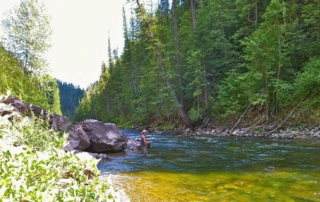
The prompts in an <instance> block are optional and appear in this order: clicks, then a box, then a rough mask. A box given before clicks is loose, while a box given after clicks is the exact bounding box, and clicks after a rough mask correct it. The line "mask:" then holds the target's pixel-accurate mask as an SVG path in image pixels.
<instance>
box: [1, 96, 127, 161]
mask: <svg viewBox="0 0 320 202" xmlns="http://www.w3.org/2000/svg"><path fill="white" fill-rule="evenodd" d="M0 102H3V103H5V104H7V106H8V107H2V109H1V111H0V116H5V115H6V114H11V113H13V112H14V113H18V114H23V115H26V116H30V115H34V116H36V117H40V118H42V119H44V120H46V121H48V123H49V124H50V126H51V128H52V129H53V130H55V131H62V132H67V133H68V134H69V137H68V141H69V144H68V145H67V146H66V147H65V150H66V151H72V150H74V151H86V152H88V153H90V154H91V155H93V153H94V154H97V155H95V156H96V157H98V158H102V157H103V158H104V157H106V155H105V153H110V152H122V151H124V150H125V149H126V148H127V141H128V140H127V137H126V136H125V135H124V133H123V132H122V130H121V129H120V128H118V127H117V126H116V125H115V124H113V123H103V122H101V121H98V120H92V119H89V120H85V121H83V122H82V123H75V124H73V123H71V121H70V120H69V118H68V117H66V116H61V115H58V114H54V113H50V112H48V111H47V110H45V109H43V108H42V107H40V106H36V105H32V104H28V103H22V102H21V101H20V100H19V99H18V98H15V97H8V98H6V99H5V100H2V101H0ZM106 158H107V157H106Z"/></svg>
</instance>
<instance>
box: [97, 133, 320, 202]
mask: <svg viewBox="0 0 320 202" xmlns="http://www.w3.org/2000/svg"><path fill="white" fill-rule="evenodd" d="M124 133H125V134H126V136H128V137H132V138H140V132H139V131H132V130H124ZM147 139H148V140H151V141H153V143H152V147H151V148H150V149H149V154H148V156H147V157H142V156H141V155H140V153H139V151H133V150H126V151H125V152H123V153H116V154H109V157H110V158H109V160H103V161H101V162H100V163H99V164H98V168H99V170H100V171H101V172H102V175H112V176H113V178H114V180H113V181H114V182H115V183H116V184H118V185H119V186H120V187H122V188H124V189H125V190H126V191H127V192H128V193H129V196H130V197H131V198H132V201H212V200H213V199H214V200H215V201H248V200H249V201H261V200H264V201H287V200H289V201H290V200H293V201H300V200H301V201H308V200H310V201H314V200H315V199H316V200H320V188H318V186H316V185H317V182H318V181H319V182H320V155H319V154H320V142H318V141H316V142H315V141H292V140H290V141H288V140H287V141H284V140H282V141H281V140H270V139H256V138H254V139H252V138H234V137H205V136H178V135H172V134H153V133H150V134H149V135H148V136H147ZM143 187H146V188H148V189H147V190H148V191H143V192H142V191H141V188H143ZM298 190H305V192H304V193H301V191H298ZM130 193H135V195H132V194H130ZM156 193H157V194H156ZM283 194H286V196H285V197H284V196H283Z"/></svg>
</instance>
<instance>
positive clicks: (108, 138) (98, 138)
mask: <svg viewBox="0 0 320 202" xmlns="http://www.w3.org/2000/svg"><path fill="white" fill-rule="evenodd" d="M82 128H83V130H84V131H85V132H86V134H88V136H89V138H90V146H89V148H87V149H86V151H88V152H93V153H110V152H122V151H124V150H125V149H126V147H127V141H128V139H127V137H126V136H125V135H124V133H123V131H122V130H121V129H120V128H118V127H117V126H116V125H115V124H113V123H103V122H101V121H98V120H93V119H90V120H85V121H84V122H83V123H82Z"/></svg>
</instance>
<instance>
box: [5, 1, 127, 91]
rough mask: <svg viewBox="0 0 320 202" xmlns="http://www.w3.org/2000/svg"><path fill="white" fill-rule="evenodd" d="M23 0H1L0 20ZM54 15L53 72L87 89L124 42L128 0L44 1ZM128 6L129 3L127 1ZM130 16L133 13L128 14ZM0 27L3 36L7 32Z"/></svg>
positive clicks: (52, 74) (50, 69)
mask: <svg viewBox="0 0 320 202" xmlns="http://www.w3.org/2000/svg"><path fill="white" fill-rule="evenodd" d="M19 2H20V0H0V21H1V20H2V19H3V17H4V16H3V12H5V11H8V10H9V9H11V8H13V7H14V6H16V5H19ZM44 2H45V4H46V7H47V9H48V14H49V15H50V16H51V27H52V28H53V35H52V37H51V40H52V47H51V49H50V50H49V51H48V52H47V62H48V63H49V74H50V75H51V76H52V77H53V78H56V79H59V80H61V81H63V82H67V83H73V84H74V85H76V86H80V87H81V88H83V89H86V87H87V86H88V85H89V84H90V83H93V82H95V81H97V80H98V79H99V76H100V73H101V64H102V62H103V61H104V62H106V63H107V60H108V37H110V41H111V48H112V49H117V48H118V49H119V54H121V52H122V49H123V44H124V39H123V19H122V7H123V5H124V4H125V2H126V0H44ZM126 7H128V5H127V4H126ZM126 15H127V17H128V16H129V15H130V14H129V13H126ZM1 29H2V28H1V27H0V35H2V34H3V32H2V30H1Z"/></svg>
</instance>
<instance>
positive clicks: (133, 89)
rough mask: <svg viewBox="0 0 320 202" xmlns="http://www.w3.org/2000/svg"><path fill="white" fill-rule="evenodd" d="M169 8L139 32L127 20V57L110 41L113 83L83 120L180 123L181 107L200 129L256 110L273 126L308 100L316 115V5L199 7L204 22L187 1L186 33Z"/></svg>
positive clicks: (141, 17)
mask: <svg viewBox="0 0 320 202" xmlns="http://www.w3.org/2000/svg"><path fill="white" fill-rule="evenodd" d="M162 3H163V4H162V5H161V6H159V10H157V11H156V12H155V13H150V12H148V11H147V10H145V9H142V10H139V11H140V12H136V16H133V17H132V19H131V21H130V22H131V24H130V25H131V26H128V25H127V24H126V22H127V21H126V19H124V21H123V22H124V36H125V43H124V44H125V47H124V51H123V54H122V55H121V56H120V57H113V56H112V54H111V53H112V48H111V44H110V41H111V40H110V39H109V47H108V52H109V54H108V55H109V61H108V63H107V67H105V66H104V67H103V68H102V69H103V71H102V72H101V78H104V79H103V80H102V79H101V80H100V81H99V82H97V83H96V84H95V85H94V86H92V87H90V88H89V89H87V92H86V97H85V98H84V99H83V100H82V101H81V104H80V106H79V108H78V109H77V117H78V118H80V117H81V118H97V119H102V120H105V121H113V122H115V123H128V122H130V123H131V122H135V123H136V124H141V125H147V124H149V123H150V122H158V121H159V120H161V121H162V122H167V121H169V120H172V118H173V119H174V120H176V122H178V123H179V122H181V117H179V111H178V109H179V104H177V103H178V102H179V103H180V104H181V105H180V106H182V107H183V110H186V111H187V113H188V114H189V116H190V118H191V119H192V121H193V122H197V121H198V120H200V119H201V117H202V116H204V113H203V112H206V113H207V114H208V115H209V116H212V117H215V118H216V120H217V119H219V118H226V117H228V116H230V117H231V118H233V117H237V115H240V114H242V113H243V111H244V110H245V109H246V108H247V106H250V105H251V106H256V107H253V108H252V109H255V110H256V109H259V113H261V112H262V111H263V113H264V117H265V122H268V121H269V118H271V117H274V118H277V117H276V115H277V113H278V112H281V111H283V110H290V108H291V107H293V106H294V105H295V104H296V103H299V102H300V101H301V99H303V97H304V96H307V95H308V93H310V95H309V96H310V97H309V98H308V99H307V100H305V101H304V102H305V103H304V104H305V105H306V106H310V107H314V106H316V105H317V102H318V101H317V100H318V97H317V96H316V95H317V93H318V91H317V87H314V86H316V85H317V82H316V81H317V77H316V76H313V77H312V75H313V74H314V75H318V72H317V71H316V70H317V68H316V67H317V64H318V63H317V62H316V61H317V59H316V58H318V57H319V55H320V53H319V50H320V34H319V33H320V32H319V25H320V21H319V19H320V18H319V10H320V9H319V5H320V4H319V3H318V2H317V1H309V0H306V1H289V0H283V1H280V0H271V1H270V0H269V1H267V0H262V1H248V0H237V1H233V0H204V1H195V16H193V15H192V13H193V12H192V8H191V6H190V1H180V3H179V4H178V5H177V9H176V12H175V14H176V18H177V27H175V23H174V16H173V10H171V11H170V10H166V9H168V8H167V7H165V5H164V3H165V2H162ZM171 9H172V8H171ZM136 11H138V10H136ZM123 16H124V18H125V17H126V15H125V13H124V15H123ZM193 17H195V21H193ZM195 22H196V23H195ZM146 25H149V26H146ZM149 29H150V30H151V32H150V30H149ZM175 31H177V32H178V36H176V35H175ZM178 48H179V50H178ZM160 56H161V57H160ZM163 67H164V68H163ZM105 75H108V76H105ZM180 75H182V77H180ZM309 77H310V78H309ZM179 78H182V81H181V80H179ZM169 82H170V85H171V86H170V85H169V84H168V83H169ZM169 86H170V87H169ZM312 86H313V87H312ZM172 95H178V96H176V97H177V99H178V102H177V101H176V100H174V99H173V97H174V96H172ZM183 101H185V103H183ZM270 115H275V116H270ZM269 116H270V117H269ZM78 120H79V119H78ZM217 121H219V120H217Z"/></svg>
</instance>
